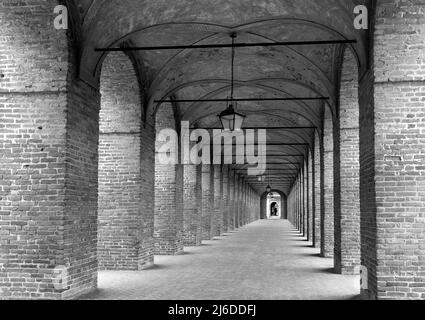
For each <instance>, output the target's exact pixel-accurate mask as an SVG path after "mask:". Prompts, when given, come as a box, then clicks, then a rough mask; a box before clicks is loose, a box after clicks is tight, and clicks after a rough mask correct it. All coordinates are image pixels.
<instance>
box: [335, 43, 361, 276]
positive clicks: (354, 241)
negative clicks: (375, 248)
mask: <svg viewBox="0 0 425 320" xmlns="http://www.w3.org/2000/svg"><path fill="white" fill-rule="evenodd" d="M338 109H339V110H338V111H337V120H336V123H335V128H334V150H335V152H334V164H335V166H334V199H335V202H334V203H335V204H334V205H335V231H334V232H335V246H334V264H335V271H336V272H338V273H343V274H353V273H355V272H358V267H359V265H360V194H359V193H360V191H359V169H360V164H359V102H358V76H357V62H356V59H355V57H354V56H353V54H352V53H351V51H350V50H349V49H346V50H345V54H344V60H343V65H342V70H341V85H340V94H339V108H338ZM356 269H357V270H356Z"/></svg>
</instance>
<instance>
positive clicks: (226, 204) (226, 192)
mask: <svg viewBox="0 0 425 320" xmlns="http://www.w3.org/2000/svg"><path fill="white" fill-rule="evenodd" d="M221 188H222V190H223V229H222V232H224V233H226V232H228V231H229V229H230V228H229V225H230V216H229V212H230V200H229V197H230V188H229V167H228V166H227V165H224V166H223V180H222V187H221Z"/></svg>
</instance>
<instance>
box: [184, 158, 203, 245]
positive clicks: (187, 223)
mask: <svg viewBox="0 0 425 320" xmlns="http://www.w3.org/2000/svg"><path fill="white" fill-rule="evenodd" d="M183 199H184V201H183V241H184V242H183V243H184V245H185V246H199V245H200V244H201V242H202V228H201V222H202V167H201V166H200V165H191V164H189V165H185V166H184V194H183Z"/></svg>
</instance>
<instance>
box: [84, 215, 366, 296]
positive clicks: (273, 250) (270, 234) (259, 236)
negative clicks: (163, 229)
mask: <svg viewBox="0 0 425 320" xmlns="http://www.w3.org/2000/svg"><path fill="white" fill-rule="evenodd" d="M310 245H311V244H310V243H308V242H307V241H306V240H305V239H304V238H303V237H302V236H300V235H299V234H298V233H297V232H296V230H294V228H293V227H292V226H291V225H290V224H289V222H287V221H285V220H262V221H257V222H254V223H252V224H250V225H248V226H245V227H243V228H241V229H239V230H238V231H235V232H231V233H228V234H226V235H225V236H222V237H218V238H217V239H216V240H211V241H205V242H204V245H202V246H201V247H189V248H185V253H184V254H182V255H179V256H159V257H155V264H156V266H155V267H154V268H152V269H150V270H145V271H140V272H123V271H118V272H117V271H106V272H100V273H99V290H98V291H97V292H94V293H92V294H90V295H88V296H86V297H84V298H85V299H131V300H137V299H148V300H151V299H159V300H198V299H202V300H263V299H273V300H285V299H354V298H356V296H357V295H358V293H359V277H358V276H342V275H338V274H335V273H333V272H332V269H331V268H332V259H324V258H321V257H319V250H318V249H314V248H311V246H310Z"/></svg>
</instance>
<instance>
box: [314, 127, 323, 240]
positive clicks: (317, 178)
mask: <svg viewBox="0 0 425 320" xmlns="http://www.w3.org/2000/svg"><path fill="white" fill-rule="evenodd" d="M321 156H322V152H321V139H320V137H319V135H318V134H316V135H315V136H314V230H313V246H314V247H316V248H319V247H320V246H321V234H322V232H321V225H322V224H321V209H322V183H321V181H322V169H321V168H322V162H321V159H322V158H321Z"/></svg>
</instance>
